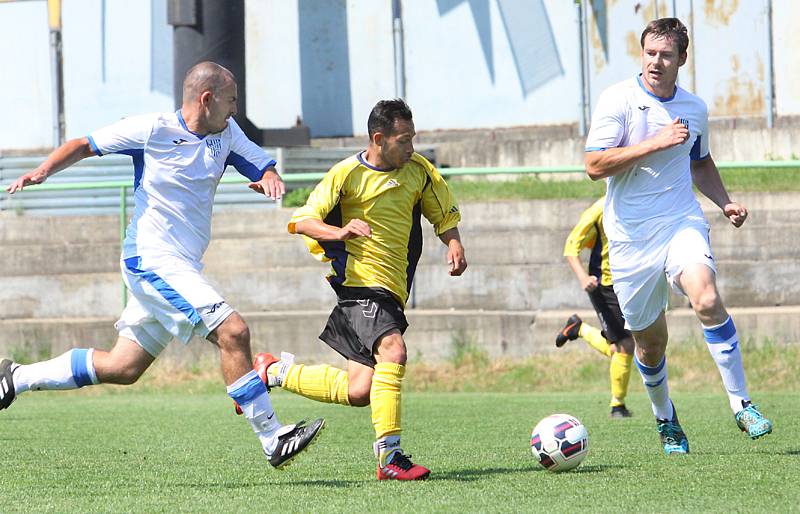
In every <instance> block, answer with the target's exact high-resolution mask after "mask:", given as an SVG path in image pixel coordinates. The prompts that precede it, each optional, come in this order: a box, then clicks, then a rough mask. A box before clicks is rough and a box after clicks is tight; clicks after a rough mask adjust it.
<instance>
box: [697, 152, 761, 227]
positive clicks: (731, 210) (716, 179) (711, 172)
mask: <svg viewBox="0 0 800 514" xmlns="http://www.w3.org/2000/svg"><path fill="white" fill-rule="evenodd" d="M692 182H694V185H695V186H697V189H699V190H700V192H701V193H703V194H704V195H705V196H706V197H707V198H708V199H709V200H711V201H712V202H714V203H715V204H716V205H717V207H719V208H720V209H722V212H723V213H724V214H725V217H726V218H728V219H729V220H730V221H731V223H732V224H733V226H734V227H741V226H742V224H743V223H744V222H745V220H746V219H747V209H746V208H745V206H744V205H741V204H739V203H737V202H732V201H731V199H730V197H729V196H728V191H727V190H726V189H725V184H723V183H722V177H720V175H719V169H718V168H717V165H716V164H715V163H714V159H712V158H711V155H709V156H707V157H706V158H705V159H700V160H697V161H692Z"/></svg>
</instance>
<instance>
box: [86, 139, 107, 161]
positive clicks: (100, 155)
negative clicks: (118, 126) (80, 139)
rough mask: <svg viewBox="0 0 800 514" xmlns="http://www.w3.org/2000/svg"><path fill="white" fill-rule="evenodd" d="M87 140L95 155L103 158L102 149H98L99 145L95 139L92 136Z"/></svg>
mask: <svg viewBox="0 0 800 514" xmlns="http://www.w3.org/2000/svg"><path fill="white" fill-rule="evenodd" d="M86 139H88V140H89V146H91V147H92V151H93V152H94V153H95V155H97V156H98V157H102V156H103V152H101V151H100V149H99V148H97V143H95V142H94V138H92V136H86Z"/></svg>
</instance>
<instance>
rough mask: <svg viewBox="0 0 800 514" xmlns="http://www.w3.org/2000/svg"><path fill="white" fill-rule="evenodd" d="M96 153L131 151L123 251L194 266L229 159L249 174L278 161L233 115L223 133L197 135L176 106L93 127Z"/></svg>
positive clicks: (259, 174) (128, 255) (127, 254)
mask: <svg viewBox="0 0 800 514" xmlns="http://www.w3.org/2000/svg"><path fill="white" fill-rule="evenodd" d="M88 138H89V143H90V144H91V146H92V149H93V150H94V152H95V153H96V154H97V155H99V156H102V155H106V154H109V153H120V154H126V155H130V156H131V157H132V158H133V166H134V183H133V187H134V200H135V211H134V215H133V218H132V219H131V222H130V224H129V225H128V228H127V230H126V234H125V242H124V244H123V249H122V258H123V259H128V258H131V257H141V258H142V259H143V261H144V263H145V265H146V264H147V262H148V261H155V260H158V259H159V258H163V257H178V258H181V259H184V260H186V261H188V262H190V263H192V264H193V265H194V266H196V267H197V269H198V270H199V269H200V267H201V265H200V259H201V258H202V256H203V254H204V253H205V251H206V248H207V247H208V242H209V240H210V238H211V211H212V206H213V203H214V194H215V193H216V190H217V184H219V181H220V178H222V173H223V172H224V171H225V168H226V166H227V165H229V164H230V165H232V166H234V167H235V168H236V169H237V170H238V171H239V173H241V174H242V175H244V176H246V177H247V178H249V179H250V180H252V181H257V180H260V179H261V177H262V175H263V172H264V170H265V169H266V168H267V167H269V166H272V165H274V164H275V161H274V160H273V159H271V158H270V157H269V156H268V155H267V154H266V153H265V152H264V150H263V149H262V148H261V147H259V146H258V145H256V144H255V143H253V142H252V141H250V140H249V139H247V136H245V135H244V132H242V129H241V128H239V126H238V125H237V124H236V122H235V121H234V120H233V118H231V119H229V120H228V126H227V127H226V128H225V130H223V131H222V132H218V133H215V134H207V135H205V136H199V135H197V134H194V133H193V132H191V131H190V130H189V129H188V128H187V127H186V122H185V121H184V120H183V116H182V115H181V112H180V111H177V112H172V113H161V114H145V115H141V116H132V117H130V118H125V119H123V120H120V121H118V122H117V123H114V124H113V125H110V126H108V127H105V128H102V129H100V130H97V131H96V132H93V133H92V134H91V135H90V136H89V137H88Z"/></svg>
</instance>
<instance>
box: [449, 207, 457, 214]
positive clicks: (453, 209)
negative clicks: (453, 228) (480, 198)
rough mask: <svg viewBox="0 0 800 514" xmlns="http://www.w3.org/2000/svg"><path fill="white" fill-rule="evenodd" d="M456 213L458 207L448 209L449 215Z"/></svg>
mask: <svg viewBox="0 0 800 514" xmlns="http://www.w3.org/2000/svg"><path fill="white" fill-rule="evenodd" d="M457 212H458V205H454V206H452V207H450V214H455V213H457Z"/></svg>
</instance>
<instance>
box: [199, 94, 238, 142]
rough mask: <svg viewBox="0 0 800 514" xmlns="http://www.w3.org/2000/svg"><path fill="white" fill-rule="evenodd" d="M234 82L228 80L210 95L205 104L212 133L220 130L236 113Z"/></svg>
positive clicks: (223, 128)
mask: <svg viewBox="0 0 800 514" xmlns="http://www.w3.org/2000/svg"><path fill="white" fill-rule="evenodd" d="M236 94H237V88H236V82H233V81H231V82H229V83H228V84H227V85H226V86H224V87H223V88H222V89H220V90H219V93H218V94H217V95H211V98H210V99H209V101H208V106H207V111H206V113H207V123H208V128H209V129H210V130H211V132H212V133H215V132H221V131H223V130H225V127H227V126H228V118H230V117H231V116H235V115H236Z"/></svg>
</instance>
